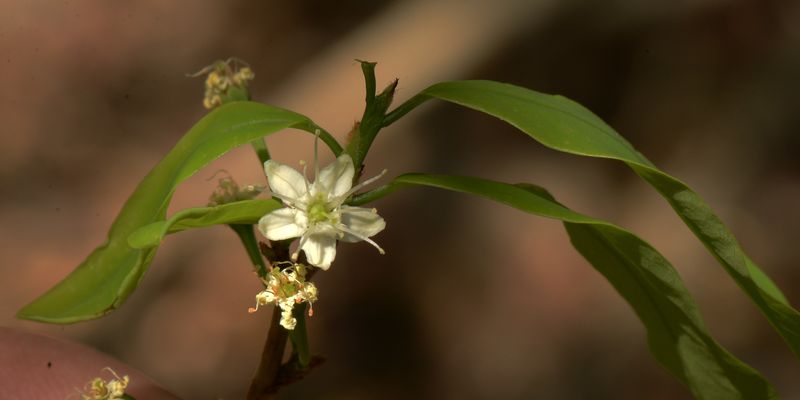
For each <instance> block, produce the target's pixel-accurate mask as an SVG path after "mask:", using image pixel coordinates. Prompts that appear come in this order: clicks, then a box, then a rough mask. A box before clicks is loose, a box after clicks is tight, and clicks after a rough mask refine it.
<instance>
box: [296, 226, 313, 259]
mask: <svg viewBox="0 0 800 400" xmlns="http://www.w3.org/2000/svg"><path fill="white" fill-rule="evenodd" d="M308 236H309V231H306V233H304V234H303V236H301V237H300V242H298V243H297V249H295V251H294V253H292V261H295V262H296V261H297V257H298V256H299V255H300V250H302V249H303V245H304V244H306V241H307V240H308Z"/></svg>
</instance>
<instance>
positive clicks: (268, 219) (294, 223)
mask: <svg viewBox="0 0 800 400" xmlns="http://www.w3.org/2000/svg"><path fill="white" fill-rule="evenodd" d="M307 224H308V219H307V218H306V216H305V214H303V213H302V212H298V211H297V210H295V209H292V208H280V209H277V210H275V211H272V212H270V213H269V214H267V215H265V216H263V217H261V219H260V220H259V221H258V230H259V231H261V233H262V234H263V235H264V237H266V238H267V239H269V240H284V239H290V238H295V237H299V236H303V233H305V231H306V228H307V226H308V225H307Z"/></svg>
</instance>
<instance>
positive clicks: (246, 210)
mask: <svg viewBox="0 0 800 400" xmlns="http://www.w3.org/2000/svg"><path fill="white" fill-rule="evenodd" d="M280 207H281V204H280V203H278V202H277V201H275V200H273V199H268V200H243V201H237V202H234V203H228V204H223V205H219V206H215V207H197V208H187V209H185V210H181V211H178V212H176V213H175V215H173V216H172V217H170V218H169V219H167V220H166V221H158V222H153V223H152V224H149V225H145V226H143V227H141V228H139V229H137V230H135V231H134V232H133V233H131V235H130V236H128V245H130V246H131V247H132V248H134V249H146V248H149V247H156V246H158V245H160V244H161V241H162V240H163V239H164V236H166V235H167V234H169V233H175V232H180V231H183V230H186V229H189V228H204V227H207V226H212V225H227V224H255V223H256V222H258V220H259V219H260V218H261V217H263V216H264V215H265V214H267V213H269V212H270V211H272V210H275V209H277V208H280Z"/></svg>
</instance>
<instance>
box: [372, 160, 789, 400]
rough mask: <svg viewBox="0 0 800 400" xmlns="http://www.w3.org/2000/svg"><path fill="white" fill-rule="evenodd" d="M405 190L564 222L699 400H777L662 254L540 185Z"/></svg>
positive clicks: (429, 182) (430, 181)
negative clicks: (439, 192)
mask: <svg viewBox="0 0 800 400" xmlns="http://www.w3.org/2000/svg"><path fill="white" fill-rule="evenodd" d="M405 185H425V186H431V187H437V188H441V189H446V190H452V191H457V192H462V193H468V194H473V195H477V196H481V197H485V198H487V199H490V200H494V201H497V202H500V203H502V204H506V205H508V206H511V207H514V208H516V209H519V210H521V211H524V212H527V213H530V214H536V215H540V216H542V217H546V218H552V219H556V220H560V221H563V222H564V225H565V227H566V229H567V233H568V234H569V236H570V239H571V240H572V244H573V246H575V248H576V249H577V250H578V251H579V252H580V253H581V254H582V255H583V256H584V257H585V258H586V259H587V260H588V261H589V262H590V263H591V264H592V265H593V266H594V267H595V269H596V270H597V271H598V272H600V273H601V274H602V275H603V276H604V277H605V278H606V279H607V280H608V281H609V282H610V283H611V284H612V285H613V286H614V288H615V289H616V290H617V292H618V293H619V294H620V295H621V296H622V297H623V298H625V300H626V301H627V302H628V304H630V306H631V307H632V308H633V310H634V311H635V312H636V315H637V316H638V317H639V319H640V320H641V321H642V323H643V324H644V326H645V328H646V329H647V339H648V344H649V346H650V350H651V352H652V353H653V356H654V357H655V358H656V359H657V360H658V361H659V362H660V363H661V364H662V365H663V366H664V367H666V368H667V370H669V371H670V372H671V373H673V374H674V375H675V376H676V377H677V378H678V379H679V380H680V381H681V382H682V383H683V384H684V385H686V387H688V388H689V390H690V391H691V392H692V393H693V394H694V396H695V397H696V398H698V399H720V400H722V399H725V400H733V399H742V400H745V399H748V400H749V399H773V398H777V394H776V393H775V391H774V389H773V388H772V387H771V386H770V384H769V383H768V382H767V381H766V380H765V379H764V378H763V377H762V376H761V375H760V374H759V373H758V372H756V371H755V370H753V369H752V368H751V367H749V366H748V365H746V364H744V363H743V362H741V361H740V360H738V359H737V358H736V357H734V356H733V355H731V354H730V353H728V352H727V351H726V350H725V349H724V348H723V347H722V346H720V345H719V344H718V343H717V342H716V341H714V339H713V338H712V337H711V335H710V334H709V333H708V331H707V329H706V327H705V324H704V323H703V320H702V317H701V316H700V313H699V312H698V310H697V306H696V304H695V302H694V300H693V299H692V297H691V295H690V294H689V292H688V291H687V289H686V287H685V286H684V284H683V281H682V280H681V278H680V276H679V275H678V273H677V271H676V270H675V269H674V268H673V266H672V265H671V264H670V263H669V261H667V260H666V259H665V258H664V257H663V256H662V255H661V254H659V253H658V251H656V250H655V249H654V248H653V247H652V246H650V245H649V244H648V243H646V242H645V241H643V240H642V239H640V238H638V237H637V236H635V235H634V234H632V233H630V232H628V231H626V230H624V229H622V228H620V227H618V226H615V225H612V224H610V223H608V222H604V221H600V220H597V219H594V218H591V217H588V216H585V215H582V214H579V213H576V212H574V211H572V210H570V209H568V208H566V207H564V206H563V205H561V204H559V203H558V202H556V201H555V200H554V199H553V198H552V196H550V194H549V193H547V191H545V190H544V189H541V188H539V187H536V186H533V185H509V184H505V183H499V182H493V181H488V180H483V179H478V178H467V177H454V176H442V175H423V174H406V175H401V176H399V177H397V178H396V179H395V180H394V181H393V182H392V183H391V184H390V185H388V188H389V189H388V190H386V193H388V192H390V191H392V190H394V189H396V188H398V187H401V186H405ZM587 312H591V310H587Z"/></svg>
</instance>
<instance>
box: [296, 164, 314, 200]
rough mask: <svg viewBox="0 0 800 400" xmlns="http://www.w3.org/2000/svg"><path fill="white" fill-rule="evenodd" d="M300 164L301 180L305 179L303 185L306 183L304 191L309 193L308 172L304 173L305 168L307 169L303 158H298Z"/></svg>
mask: <svg viewBox="0 0 800 400" xmlns="http://www.w3.org/2000/svg"><path fill="white" fill-rule="evenodd" d="M315 163H316V161H315ZM300 165H302V166H303V180H304V181H305V182H303V183H305V185H306V193H311V189H310V188H309V187H308V174H307V173H306V169H307V168H306V167H307V166H308V165H307V163H306V162H305V161H303V160H300Z"/></svg>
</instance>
